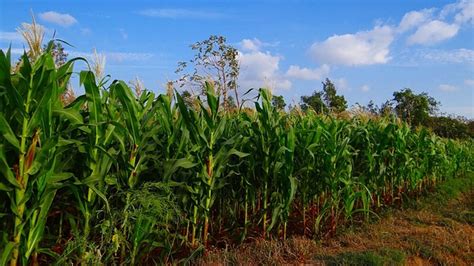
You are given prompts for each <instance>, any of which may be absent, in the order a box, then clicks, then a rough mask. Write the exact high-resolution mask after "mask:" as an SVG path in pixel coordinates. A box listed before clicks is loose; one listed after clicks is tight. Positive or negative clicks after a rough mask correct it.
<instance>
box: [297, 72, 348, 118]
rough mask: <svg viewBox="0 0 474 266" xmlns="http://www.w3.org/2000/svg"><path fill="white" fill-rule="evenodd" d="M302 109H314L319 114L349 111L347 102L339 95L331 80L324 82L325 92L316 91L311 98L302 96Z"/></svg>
mask: <svg viewBox="0 0 474 266" xmlns="http://www.w3.org/2000/svg"><path fill="white" fill-rule="evenodd" d="M301 101H302V109H303V110H304V111H306V110H308V108H311V109H313V110H314V111H315V112H317V113H324V114H327V113H340V112H342V111H345V110H346V109H347V101H346V99H345V98H344V96H342V95H337V91H336V87H335V86H334V84H333V83H332V81H330V80H329V79H326V81H325V82H323V90H322V91H320V92H318V91H315V92H313V94H312V95H311V96H302V97H301Z"/></svg>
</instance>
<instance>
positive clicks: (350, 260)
mask: <svg viewBox="0 0 474 266" xmlns="http://www.w3.org/2000/svg"><path fill="white" fill-rule="evenodd" d="M319 259H322V260H323V261H324V263H326V264H327V265H377V266H378V265H403V264H404V263H405V261H406V254H405V253H404V252H403V251H401V250H396V249H380V250H375V251H363V252H346V253H341V254H338V255H335V256H326V257H323V258H319Z"/></svg>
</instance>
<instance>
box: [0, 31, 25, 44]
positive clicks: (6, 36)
mask: <svg viewBox="0 0 474 266" xmlns="http://www.w3.org/2000/svg"><path fill="white" fill-rule="evenodd" d="M0 41H4V42H21V41H23V37H22V36H21V34H20V33H18V32H16V31H13V32H9V31H0Z"/></svg>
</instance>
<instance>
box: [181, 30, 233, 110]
mask: <svg viewBox="0 0 474 266" xmlns="http://www.w3.org/2000/svg"><path fill="white" fill-rule="evenodd" d="M191 49H192V50H193V51H195V53H196V54H195V55H194V58H193V59H191V60H190V61H189V62H180V63H179V64H178V69H177V70H176V73H184V74H183V75H182V76H181V77H180V79H179V83H180V86H181V87H183V86H196V87H197V88H198V89H201V88H202V87H203V85H204V83H205V82H206V81H210V80H213V81H214V82H215V87H216V94H217V95H219V97H220V96H222V98H223V100H222V104H223V106H224V109H225V110H227V109H228V93H229V91H231V90H233V91H234V93H235V100H236V102H237V106H240V101H239V95H238V92H237V78H238V76H239V71H240V65H239V60H238V59H237V56H238V51H237V49H235V48H234V47H232V46H231V45H229V44H227V42H226V38H225V37H223V36H217V35H211V36H209V38H208V39H206V40H203V41H200V42H196V43H194V44H192V45H191ZM188 65H191V67H192V70H191V72H190V73H187V72H185V71H186V68H187V67H188ZM202 94H203V95H205V94H206V91H205V90H203V91H202Z"/></svg>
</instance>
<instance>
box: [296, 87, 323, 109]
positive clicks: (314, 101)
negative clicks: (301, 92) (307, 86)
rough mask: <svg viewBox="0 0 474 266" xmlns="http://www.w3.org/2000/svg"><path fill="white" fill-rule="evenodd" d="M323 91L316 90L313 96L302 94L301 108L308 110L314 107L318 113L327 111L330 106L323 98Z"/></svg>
mask: <svg viewBox="0 0 474 266" xmlns="http://www.w3.org/2000/svg"><path fill="white" fill-rule="evenodd" d="M322 95H323V93H322V92H319V91H314V92H313V94H312V95H311V96H301V102H302V103H301V109H303V111H307V110H308V109H310V108H311V109H313V110H314V111H315V112H316V113H327V112H328V108H327V107H326V104H324V102H323V100H322Z"/></svg>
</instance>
